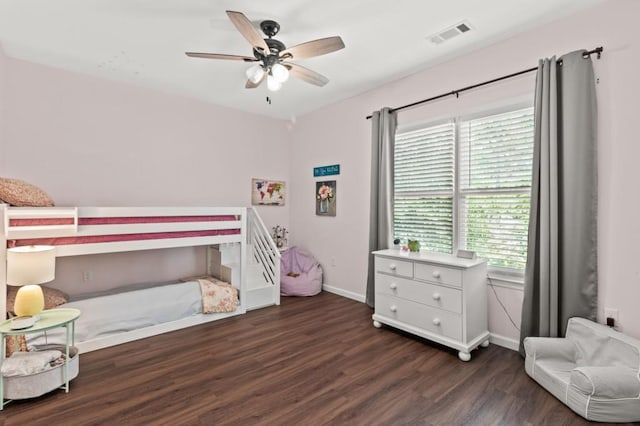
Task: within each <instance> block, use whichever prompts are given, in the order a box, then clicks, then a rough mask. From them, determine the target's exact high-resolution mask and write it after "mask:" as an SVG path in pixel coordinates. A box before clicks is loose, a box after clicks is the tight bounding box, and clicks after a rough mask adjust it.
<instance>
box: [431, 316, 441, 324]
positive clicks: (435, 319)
mask: <svg viewBox="0 0 640 426" xmlns="http://www.w3.org/2000/svg"><path fill="white" fill-rule="evenodd" d="M432 322H433V325H440V318H434V319H433V321H432Z"/></svg>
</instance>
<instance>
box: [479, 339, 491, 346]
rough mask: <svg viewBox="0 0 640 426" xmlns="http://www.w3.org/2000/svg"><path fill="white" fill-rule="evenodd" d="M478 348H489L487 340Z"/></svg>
mask: <svg viewBox="0 0 640 426" xmlns="http://www.w3.org/2000/svg"><path fill="white" fill-rule="evenodd" d="M480 346H481V347H483V348H488V347H489V339H487V340H485V341H484V342H482V343H480Z"/></svg>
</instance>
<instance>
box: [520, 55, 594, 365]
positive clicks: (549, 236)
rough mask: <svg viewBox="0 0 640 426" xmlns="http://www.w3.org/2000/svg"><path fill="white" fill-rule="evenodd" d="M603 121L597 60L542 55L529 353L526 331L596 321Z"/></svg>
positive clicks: (526, 324) (547, 333) (556, 332)
mask: <svg viewBox="0 0 640 426" xmlns="http://www.w3.org/2000/svg"><path fill="white" fill-rule="evenodd" d="M560 61H561V63H560ZM596 119H597V113H596V93H595V81H594V74H593V65H592V62H591V58H590V57H589V56H588V55H585V51H576V52H572V53H569V54H567V55H564V56H562V57H561V58H560V59H559V60H558V61H556V59H555V57H554V58H551V59H544V60H541V61H540V63H539V65H538V74H537V79H536V93H535V132H534V154H533V182H532V188H531V211H530V218H529V220H530V222H529V242H528V253H527V266H526V268H525V281H524V283H525V291H524V301H523V307H522V322H521V330H520V352H521V353H523V354H524V350H523V344H522V342H523V340H524V338H525V337H527V336H543V337H558V336H564V334H565V331H566V326H567V320H568V319H569V318H570V317H573V316H578V317H583V318H589V319H593V320H595V318H596V303H597V259H596V249H597V241H596V237H597V235H596V231H597V229H596V216H597V197H596V196H597V175H596Z"/></svg>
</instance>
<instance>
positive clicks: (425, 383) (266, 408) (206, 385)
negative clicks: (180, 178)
mask: <svg viewBox="0 0 640 426" xmlns="http://www.w3.org/2000/svg"><path fill="white" fill-rule="evenodd" d="M371 313H372V312H371V310H370V309H369V308H368V307H366V306H365V305H363V304H361V303H357V302H354V301H351V300H348V299H345V298H342V297H339V296H335V295H332V294H328V293H323V294H321V295H319V296H315V297H312V298H283V300H282V305H281V306H279V307H270V308H265V309H260V310H257V311H252V312H250V313H248V314H247V315H243V316H239V317H234V318H229V319H226V320H222V321H218V322H214V323H209V324H205V325H201V326H196V327H191V328H189V329H185V330H180V331H178V332H173V333H168V334H164V335H161V336H156V337H153V338H149V339H145V340H140V341H137V342H132V343H128V344H124V345H120V346H116V347H112V348H108V349H103V350H99V351H95V352H91V353H87V354H83V355H82V356H81V358H80V375H79V376H78V377H77V378H76V379H75V380H74V381H73V382H72V383H71V391H70V392H69V393H68V394H65V393H64V392H63V391H60V390H58V391H55V392H52V393H50V394H48V395H45V396H43V397H40V398H37V399H32V400H25V401H14V402H12V403H10V404H9V405H8V406H7V407H6V408H5V410H4V412H2V413H0V418H1V422H0V423H1V424H4V425H14V424H15V425H25V424H29V425H36V424H64V425H92V424H111V425H116V424H118V425H121V424H126V425H129V424H145V425H146V424H153V425H164V424H166V425H183V424H185V425H189V424H203V425H222V424H234V425H248V424H267V425H319V424H336V425H343V424H349V425H405V424H411V425H414V424H415V425H429V424H433V425H442V424H472V425H492V424H513V425H526V424H563V425H573V424H576V425H578V424H587V423H588V422H586V421H584V420H583V419H582V418H581V417H579V416H577V415H576V414H574V413H573V412H572V411H571V410H570V409H568V408H567V407H565V406H564V405H563V404H561V403H560V402H558V401H557V400H556V399H555V398H554V397H552V396H551V395H550V394H549V393H547V392H546V391H545V390H544V389H542V388H541V387H539V386H538V385H537V384H536V383H535V382H534V381H532V380H531V379H530V378H529V377H528V376H527V375H526V373H525V372H524V363H523V360H522V359H521V358H520V356H519V355H518V354H517V353H516V352H513V351H510V350H507V349H504V348H501V347H498V346H494V345H491V346H489V347H488V348H486V349H480V350H478V351H474V352H473V358H472V360H471V362H466V363H465V362H461V361H459V360H458V357H457V353H456V351H454V350H450V349H447V348H444V347H441V346H438V345H435V344H431V343H429V342H427V341H424V340H420V339H415V338H412V337H410V336H408V335H405V334H402V333H399V332H397V331H393V330H391V329H389V328H382V329H376V328H374V327H373V326H372V324H371Z"/></svg>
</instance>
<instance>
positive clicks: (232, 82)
mask: <svg viewBox="0 0 640 426" xmlns="http://www.w3.org/2000/svg"><path fill="white" fill-rule="evenodd" d="M602 1H603V0H483V1H478V0H441V1H432V0H396V1H391V0H348V1H347V0H323V1H318V0H274V1H269V2H267V1H260V2H258V1H255V0H254V1H249V0H234V1H231V0H221V1H218V0H19V1H17V0H0V42H1V43H2V47H3V50H4V51H5V54H6V55H8V56H12V57H15V58H19V59H23V60H26V61H31V62H36V63H41V64H46V65H50V66H53V67H58V68H62V69H66V70H70V71H75V72H80V73H86V74H90V75H95V76H98V77H101V78H108V79H113V80H118V81H125V82H128V83H131V84H135V85H140V86H145V87H150V88H153V89H157V90H162V91H165V92H169V93H174V94H180V95H184V96H188V97H194V98H197V99H200V100H203V101H207V102H211V103H214V104H218V105H222V106H226V107H231V108H236V109H240V110H244V111H250V112H255V113H259V114H263V115H268V116H271V117H277V118H283V119H292V118H293V117H296V116H299V115H302V114H305V113H308V112H310V111H313V110H315V109H317V108H320V107H322V106H324V105H328V104H331V103H333V102H336V101H339V100H341V99H345V98H348V97H351V96H354V95H356V94H359V93H362V92H365V91H367V90H371V89H373V88H376V87H379V86H380V85H382V84H385V83H386V82H389V81H393V80H396V79H398V78H401V77H404V76H407V75H409V74H412V73H415V72H417V71H419V70H422V69H425V68H427V67H429V66H432V65H434V64H435V63H438V62H441V61H443V60H446V59H448V58H451V57H453V56H456V55H460V54H463V53H465V52H469V51H471V50H473V49H477V48H480V47H483V46H486V45H488V44H490V43H494V42H496V41H498V40H501V39H505V38H507V37H510V36H512V35H514V34H516V33H518V32H521V31H525V30H528V29H531V28H533V27H535V26H538V25H541V24H543V23H545V22H549V21H551V20H553V19H557V18H559V17H562V16H566V15H569V14H572V13H575V12H576V11H578V10H581V9H584V8H587V7H591V6H593V5H595V4H597V3H600V2H602ZM225 10H235V11H240V12H243V13H244V14H245V15H246V16H247V17H248V18H249V19H250V20H251V21H252V22H253V23H254V24H255V25H256V28H257V27H258V25H259V23H260V21H262V20H265V19H272V20H275V21H277V22H279V23H280V25H281V29H280V33H279V34H278V35H277V36H276V37H275V38H277V39H279V40H280V41H282V42H283V43H284V44H285V45H287V46H293V45H296V44H299V43H303V42H306V41H309V40H312V39H317V38H323V37H328V36H334V35H340V36H341V37H342V39H343V40H344V43H345V45H346V47H345V49H343V50H340V51H337V52H333V53H331V54H328V55H325V56H320V57H316V58H309V59H302V60H299V61H297V63H299V64H300V65H303V66H305V67H307V68H311V69H313V70H314V71H317V72H319V73H321V74H323V75H325V76H327V77H328V78H329V79H330V82H329V83H328V84H327V85H326V86H324V87H316V86H313V85H310V84H308V83H305V82H302V81H299V80H294V79H289V81H287V82H286V83H285V84H284V86H283V88H282V89H281V90H280V91H279V92H268V91H267V88H266V84H263V85H262V86H260V87H259V88H257V89H252V90H248V89H245V88H244V83H245V81H246V77H245V74H244V72H245V69H246V68H248V66H249V65H248V64H246V63H243V62H237V61H222V60H210V59H199V58H189V57H187V56H185V54H184V52H185V51H195V52H210V53H225V54H234V55H246V56H251V55H252V50H251V46H250V45H249V44H248V42H247V41H246V40H245V39H244V38H243V37H242V36H241V35H240V33H238V32H237V30H236V29H235V27H234V26H233V24H232V23H231V22H230V21H229V19H228V18H227V16H226V14H225ZM461 21H466V22H468V23H470V24H471V27H472V31H470V32H467V33H465V34H462V35H460V36H458V37H456V38H454V39H451V40H449V41H448V42H445V43H443V44H440V45H435V44H433V43H431V42H430V41H429V37H428V36H430V35H432V34H434V33H436V32H439V31H441V30H444V29H446V28H448V27H450V26H452V25H455V24H457V23H459V22H461ZM553 53H554V52H549V54H553ZM267 96H269V97H270V98H271V100H272V102H271V104H269V103H267V102H266V97H267Z"/></svg>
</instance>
